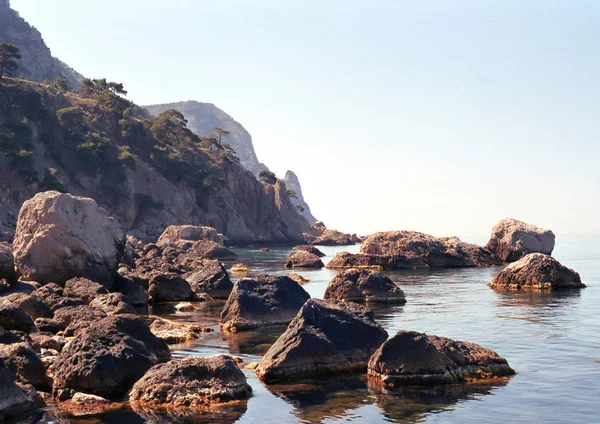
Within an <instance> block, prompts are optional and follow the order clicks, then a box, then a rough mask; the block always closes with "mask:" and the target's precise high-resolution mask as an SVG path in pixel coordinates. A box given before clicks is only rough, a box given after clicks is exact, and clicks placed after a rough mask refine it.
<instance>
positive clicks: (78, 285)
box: [63, 278, 108, 305]
mask: <svg viewBox="0 0 600 424" xmlns="http://www.w3.org/2000/svg"><path fill="white" fill-rule="evenodd" d="M101 294H108V290H106V287H104V286H103V285H102V284H98V283H96V282H94V281H91V280H88V279H87V278H71V279H70V280H69V281H67V282H66V283H65V288H64V290H63V296H64V297H74V298H77V299H81V300H83V301H84V302H85V304H86V305H89V304H90V302H91V301H92V300H94V299H95V298H96V297H97V296H98V295H101Z"/></svg>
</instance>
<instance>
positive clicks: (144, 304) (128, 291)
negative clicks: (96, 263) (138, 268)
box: [112, 275, 148, 311]
mask: <svg viewBox="0 0 600 424" xmlns="http://www.w3.org/2000/svg"><path fill="white" fill-rule="evenodd" d="M112 290H113V291H114V292H116V293H121V294H123V295H125V296H127V298H128V299H129V300H130V301H131V303H132V304H133V306H134V307H135V308H137V309H140V311H144V310H145V309H147V308H148V293H147V292H146V290H145V289H144V287H143V286H141V285H140V284H139V283H138V282H136V281H135V280H134V279H131V278H126V277H123V276H120V275H119V276H117V279H116V280H115V284H114V285H113V287H112Z"/></svg>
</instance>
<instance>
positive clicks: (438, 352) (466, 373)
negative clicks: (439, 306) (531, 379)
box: [368, 331, 515, 387]
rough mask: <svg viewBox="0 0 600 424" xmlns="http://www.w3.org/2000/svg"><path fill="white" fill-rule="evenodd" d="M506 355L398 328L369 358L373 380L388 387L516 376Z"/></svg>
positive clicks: (370, 375) (371, 379)
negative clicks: (501, 355) (505, 357)
mask: <svg viewBox="0 0 600 424" xmlns="http://www.w3.org/2000/svg"><path fill="white" fill-rule="evenodd" d="M514 373H515V372H514V371H513V370H512V368H510V366H509V365H508V363H507V362H506V360H505V359H504V358H501V357H500V356H499V355H498V354H497V353H496V352H494V351H493V350H490V349H485V348H483V347H481V346H479V345H477V344H475V343H469V342H460V341H454V340H450V339H446V338H444V337H438V336H428V335H427V334H424V333H417V332H415V331H399V332H398V333H397V334H396V335H395V336H394V337H392V338H390V339H389V340H388V341H386V342H385V343H384V344H383V345H382V346H381V347H380V348H379V349H377V351H376V352H375V353H374V354H373V356H372V357H371V359H370V360H369V369H368V376H369V380H370V382H375V383H376V384H379V385H382V386H385V387H395V386H407V385H408V386H412V385H427V386H430V385H437V384H452V383H463V382H468V381H473V380H485V379H491V378H496V377H505V376H510V375H513V374H514Z"/></svg>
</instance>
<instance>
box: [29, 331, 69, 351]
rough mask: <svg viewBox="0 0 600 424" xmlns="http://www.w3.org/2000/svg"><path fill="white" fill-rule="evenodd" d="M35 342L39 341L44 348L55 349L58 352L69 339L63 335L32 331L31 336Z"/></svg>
mask: <svg viewBox="0 0 600 424" xmlns="http://www.w3.org/2000/svg"><path fill="white" fill-rule="evenodd" d="M29 337H30V338H31V340H33V342H34V343H37V344H38V345H39V346H40V348H42V349H53V350H56V351H58V352H60V351H61V350H62V348H63V347H64V345H66V344H67V340H66V339H64V338H62V337H57V336H54V337H53V336H49V335H48V334H43V333H31V335H30V336H29Z"/></svg>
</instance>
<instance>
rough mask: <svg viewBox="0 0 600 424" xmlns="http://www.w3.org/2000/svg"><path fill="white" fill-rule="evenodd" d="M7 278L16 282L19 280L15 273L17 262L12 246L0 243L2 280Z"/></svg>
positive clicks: (0, 273) (0, 276)
mask: <svg viewBox="0 0 600 424" xmlns="http://www.w3.org/2000/svg"><path fill="white" fill-rule="evenodd" d="M3 278H5V279H6V280H8V281H9V282H14V281H16V280H17V278H18V274H17V272H16V271H15V261H14V258H13V254H12V246H11V245H10V244H9V243H6V242H2V243H0V280H1V279H3Z"/></svg>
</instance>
